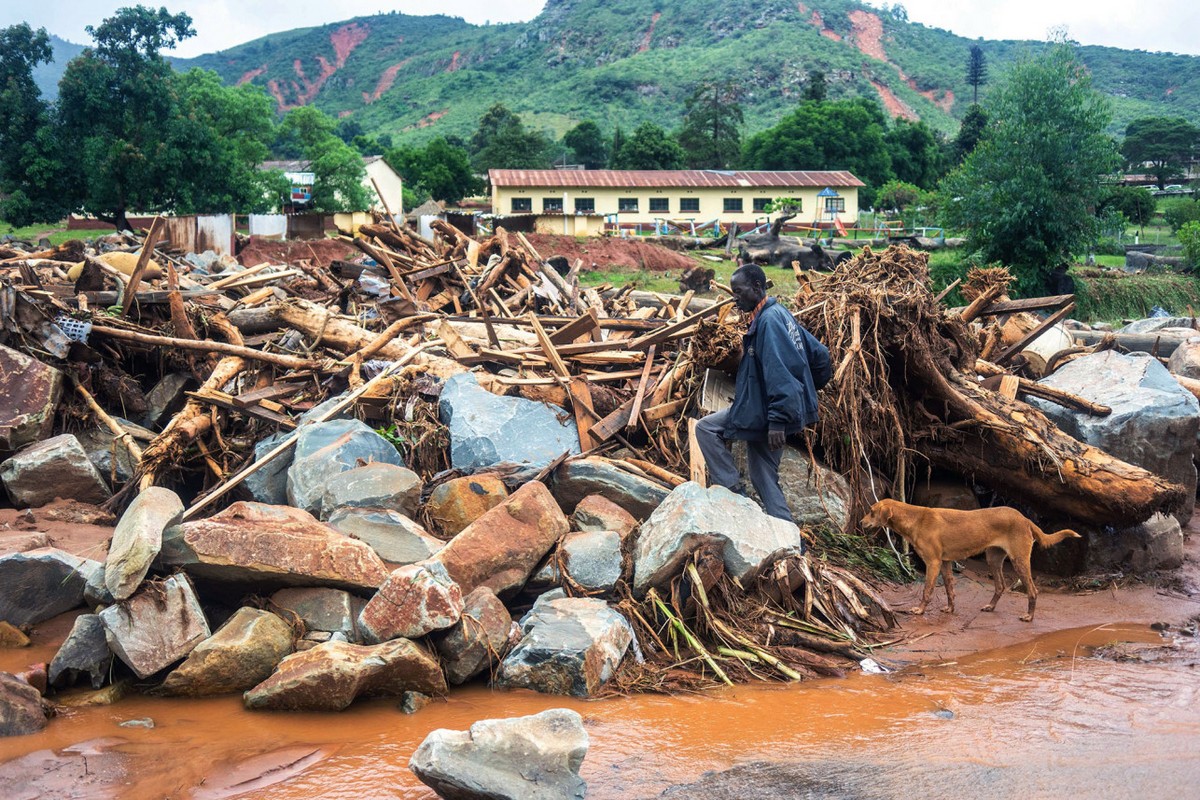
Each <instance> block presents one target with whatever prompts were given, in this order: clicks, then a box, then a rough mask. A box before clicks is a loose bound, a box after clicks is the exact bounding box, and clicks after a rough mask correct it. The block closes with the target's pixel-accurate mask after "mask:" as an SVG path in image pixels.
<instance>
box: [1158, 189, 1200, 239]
mask: <svg viewBox="0 0 1200 800" xmlns="http://www.w3.org/2000/svg"><path fill="white" fill-rule="evenodd" d="M1162 216H1163V222H1165V223H1167V225H1168V226H1170V228H1171V231H1172V232H1174V233H1179V229H1180V228H1182V227H1183V226H1184V225H1186V224H1187V223H1189V222H1197V221H1200V201H1197V200H1190V199H1188V198H1186V197H1174V198H1171V199H1169V200H1166V201H1164V202H1163V204H1162Z"/></svg>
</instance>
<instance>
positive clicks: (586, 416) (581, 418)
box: [567, 377, 599, 450]
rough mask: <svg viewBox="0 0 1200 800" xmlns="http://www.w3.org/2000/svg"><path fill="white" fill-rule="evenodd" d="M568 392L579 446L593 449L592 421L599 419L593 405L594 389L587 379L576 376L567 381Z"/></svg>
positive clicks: (584, 448)
mask: <svg viewBox="0 0 1200 800" xmlns="http://www.w3.org/2000/svg"><path fill="white" fill-rule="evenodd" d="M567 393H568V394H570V395H571V410H572V412H573V413H574V415H575V427H576V429H577V430H578V431H579V446H580V448H582V449H583V450H591V449H592V447H594V446H595V445H594V444H593V442H592V435H591V431H592V421H593V420H595V419H599V416H598V415H597V414H596V410H595V409H594V408H593V407H592V390H591V389H590V388H589V387H588V383H587V381H586V380H584V379H583V378H580V377H575V378H572V379H571V380H570V382H568V383H567Z"/></svg>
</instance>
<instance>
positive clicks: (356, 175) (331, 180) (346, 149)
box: [280, 106, 371, 213]
mask: <svg viewBox="0 0 1200 800" xmlns="http://www.w3.org/2000/svg"><path fill="white" fill-rule="evenodd" d="M280 129H281V130H280V139H282V140H283V141H288V142H294V143H296V144H297V145H298V146H299V148H300V149H301V151H302V153H303V156H304V158H305V159H307V160H308V162H309V169H310V170H311V171H312V172H313V175H314V177H315V180H314V182H313V200H312V209H313V210H314V211H321V212H325V213H329V212H334V211H361V210H363V209H365V208H368V207H369V206H370V205H371V201H370V193H369V192H368V190H367V189H366V187H364V186H363V179H364V178H365V177H366V169H365V168H364V167H363V160H362V156H361V155H359V153H358V151H357V150H355V149H354V148H353V147H351V146H350V145H348V144H346V143H345V142H343V141H342V140H341V139H340V138H339V137H338V136H337V134H336V133H335V131H336V129H337V126H336V123H335V122H334V121H333V119H332V118H331V117H330V116H329V115H328V114H326V113H325V112H323V111H321V110H320V109H317V108H314V107H313V106H301V107H300V108H294V109H292V110H291V111H289V112H288V114H287V116H286V117H284V118H283V123H282V124H281V125H280Z"/></svg>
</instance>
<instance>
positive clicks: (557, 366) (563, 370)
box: [529, 314, 571, 378]
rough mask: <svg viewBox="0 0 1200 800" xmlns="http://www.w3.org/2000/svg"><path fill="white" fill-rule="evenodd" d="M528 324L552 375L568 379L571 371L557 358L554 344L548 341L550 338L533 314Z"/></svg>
mask: <svg viewBox="0 0 1200 800" xmlns="http://www.w3.org/2000/svg"><path fill="white" fill-rule="evenodd" d="M529 320H530V323H531V324H532V325H533V333H534V335H535V336H537V339H538V342H539V343H541V345H542V352H544V353H545V354H546V358H547V359H549V361H550V367H551V368H552V369H553V370H554V374H555V375H557V376H558V377H560V378H570V377H571V371H570V370H568V369H567V365H566V364H565V363H563V360H562V357H561V356H559V354H558V350H556V349H555V347H554V342H552V341H550V337H549V336H547V335H546V329H545V328H543V327H542V323H540V322H538V321H537V317H535V316H534V315H533V314H530V315H529Z"/></svg>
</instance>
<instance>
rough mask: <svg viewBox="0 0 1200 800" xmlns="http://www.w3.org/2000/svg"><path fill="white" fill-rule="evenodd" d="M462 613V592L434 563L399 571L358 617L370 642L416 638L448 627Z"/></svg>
mask: <svg viewBox="0 0 1200 800" xmlns="http://www.w3.org/2000/svg"><path fill="white" fill-rule="evenodd" d="M462 612H463V596H462V589H460V588H459V586H458V584H457V583H455V582H454V581H453V580H451V578H450V575H449V573H447V572H446V568H445V566H443V565H442V564H441V563H439V562H437V561H428V562H425V563H423V564H406V565H405V566H403V567H400V568H398V569H397V570H395V571H394V572H392V574H391V575H389V576H388V579H387V580H386V581H384V583H383V585H382V586H380V587H379V591H378V592H376V593H375V595H374V596H373V597H372V598H371V599H370V600H369V601H367V604H366V606H364V607H363V610H362V612H361V613H360V614H359V615H358V629H359V630H360V631H362V633H363V636H364V637H365V638H366V640H367V641H369V642H383V641H387V640H388V639H396V638H399V637H404V638H406V639H416V638H419V637H421V636H425V635H426V634H429V633H432V632H433V631H440V630H443V629H445V628H449V627H450V626H451V625H453V624H454V623H456V622H458V620H459V618H461V617H462Z"/></svg>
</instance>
